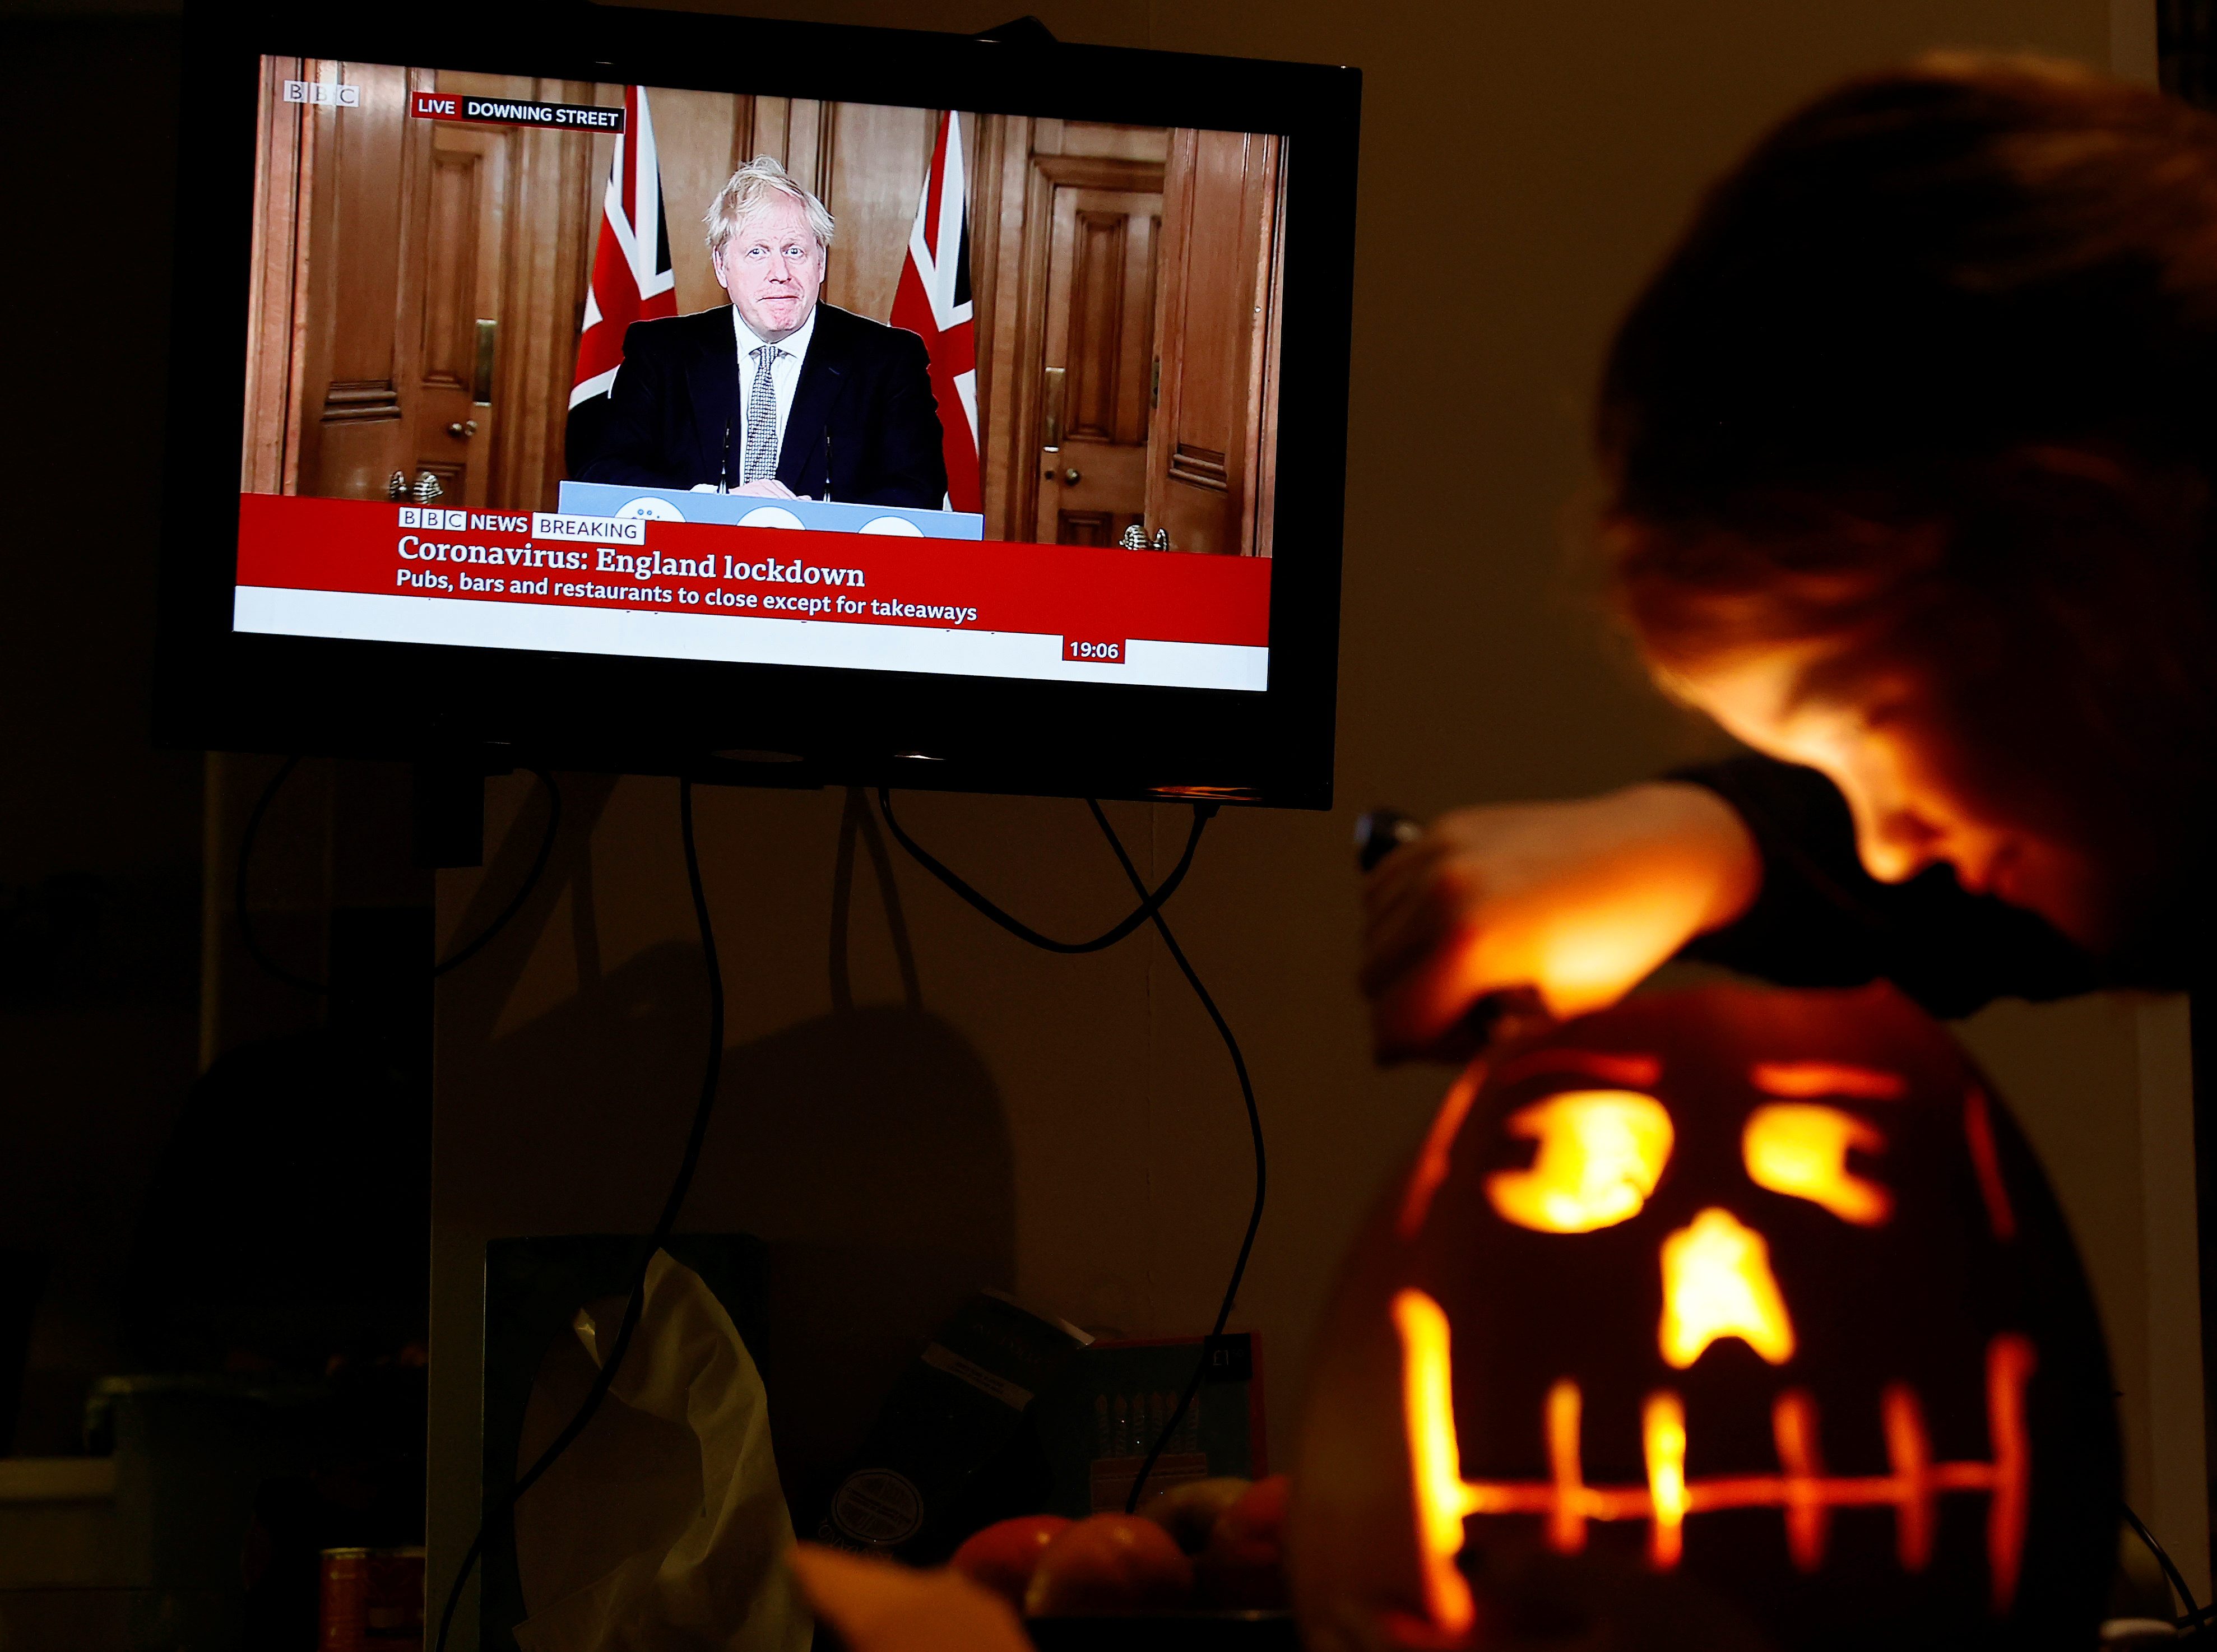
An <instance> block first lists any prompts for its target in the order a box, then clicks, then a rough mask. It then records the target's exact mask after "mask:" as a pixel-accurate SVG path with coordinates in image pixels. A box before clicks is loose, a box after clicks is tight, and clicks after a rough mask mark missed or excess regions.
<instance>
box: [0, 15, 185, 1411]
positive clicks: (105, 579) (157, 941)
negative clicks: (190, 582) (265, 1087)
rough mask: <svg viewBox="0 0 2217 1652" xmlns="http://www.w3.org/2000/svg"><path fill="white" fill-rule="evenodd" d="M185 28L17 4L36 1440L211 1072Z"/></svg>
mask: <svg viewBox="0 0 2217 1652" xmlns="http://www.w3.org/2000/svg"><path fill="white" fill-rule="evenodd" d="M177 53H178V25H177V23H176V22H175V21H174V20H171V19H163V18H144V19H117V18H108V19H100V20H87V21H83V22H77V21H71V20H67V19H54V18H46V19H35V18H30V19H27V18H20V17H18V18H4V19H0V123H4V128H0V129H3V130H4V139H0V145H4V152H5V153H6V154H7V155H8V156H9V157H10V160H9V180H10V188H9V194H10V197H11V210H10V219H11V226H12V227H11V231H10V234H9V237H8V239H9V256H7V257H6V258H4V259H0V317H6V321H5V327H6V335H7V336H6V342H5V347H4V351H0V359H4V360H5V361H6V362H7V364H8V373H7V388H6V391H5V394H4V396H0V422H4V426H3V427H0V428H4V431H5V439H4V442H0V453H4V455H5V459H4V463H5V465H6V467H7V471H8V473H9V490H8V491H9V497H10V502H11V504H12V506H13V507H14V509H11V510H9V512H7V513H5V514H4V515H0V591H4V596H0V1250H11V1251H16V1252H21V1253H28V1254H31V1255H34V1256H37V1257H42V1258H45V1259H47V1261H48V1263H49V1264H50V1266H49V1268H48V1271H47V1272H46V1281H45V1285H44V1290H43V1292H42V1294H41V1297H40V1305H39V1308H38V1313H37V1318H36V1321H35V1325H34V1335H33V1337H32V1347H31V1372H30V1377H29V1380H28V1386H27V1390H26V1396H25V1399H24V1403H23V1408H22V1418H21V1422H20V1426H19V1427H17V1429H16V1431H15V1449H16V1450H18V1451H21V1452H55V1451H65V1450H68V1449H71V1447H72V1445H73V1444H74V1441H75V1439H76V1436H77V1410H78V1409H79V1403H80V1400H81V1395H82V1387H83V1378H84V1376H85V1375H87V1374H89V1373H90V1372H96V1371H105V1370H109V1369H113V1368H114V1365H116V1364H117V1363H119V1356H120V1347H119V1345H118V1324H117V1317H116V1309H115V1290H116V1281H117V1276H118V1273H119V1271H120V1268H121V1267H122V1264H123V1260H124V1255H125V1251H126V1248H127V1243H128V1240H129V1236H130V1230H131V1226H132V1223H133V1217H134V1215H135V1212H136V1210H137V1206H138V1202H139V1196H140V1194H141V1193H142V1191H143V1189H144V1187H145V1181H146V1179H147V1176H148V1174H150V1172H151V1166H152V1162H153V1159H154V1156H155V1154H156V1153H157V1150H158V1149H159V1147H160V1145H161V1143H162V1142H163V1141H164V1138H165V1137H166V1136H167V1133H168V1131H169V1126H170V1120H171V1119H172V1118H173V1116H174V1114H175V1112H176V1107H177V1106H178V1104H179V1102H180V1101H181V1100H182V1095H183V1092H184V1088H185V1086H186V1084H187V1083H188V1082H189V1080H190V1078H191V1076H192V1073H193V1065H194V1057H195V1042H196V1012H197V1007H198V996H197V992H198V989H197V971H198V950H199V919H200V914H199V898H200V897H199V891H200V867H199V855H200V775H201V763H200V759H199V757H198V756H197V755H191V754H182V753H156V752H154V751H152V750H151V749H150V748H149V745H148V742H147V737H146V730H147V726H148V698H147V697H148V669H149V657H150V654H151V640H152V636H153V624H154V600H153V589H154V581H153V573H154V559H155V528H156V516H157V496H158V478H159V475H160V468H161V462H162V434H163V413H162V409H163V407H164V395H165V393H166V392H165V378H164V374H165V367H166V354H167V348H168V333H169V321H170V317H169V302H170V299H169V280H170V260H171V256H172V245H171V241H172V237H171V222H172V210H173V201H174V190H175V184H176V180H175V174H174V170H173V162H174V156H173V153H172V150H173V144H174V135H173V134H174V132H175V126H176V108H177V60H178V59H177ZM228 480H229V478H216V481H217V484H219V485H220V484H223V483H225V482H227V481H228ZM8 1311H9V1309H8V1308H7V1307H6V1306H5V1304H4V1291H0V1316H4V1315H5V1314H6V1313H7V1312H8ZM5 1335H6V1327H5V1325H4V1323H0V1338H4V1336H5ZM0 1347H4V1345H0ZM5 1426H6V1424H5V1420H0V1427H5Z"/></svg>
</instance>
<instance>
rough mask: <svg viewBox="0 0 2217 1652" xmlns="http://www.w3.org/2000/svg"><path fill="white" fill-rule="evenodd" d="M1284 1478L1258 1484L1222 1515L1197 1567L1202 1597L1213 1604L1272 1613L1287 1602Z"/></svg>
mask: <svg viewBox="0 0 2217 1652" xmlns="http://www.w3.org/2000/svg"><path fill="white" fill-rule="evenodd" d="M1291 1490H1292V1485H1291V1482H1289V1481H1288V1479H1287V1478H1286V1476H1284V1475H1282V1474H1274V1475H1272V1476H1270V1477H1269V1479H1267V1480H1257V1482H1255V1483H1254V1484H1253V1485H1251V1486H1250V1487H1248V1488H1247V1489H1246V1491H1245V1492H1244V1494H1242V1495H1241V1496H1240V1497H1239V1499H1238V1501H1236V1502H1234V1503H1233V1504H1232V1506H1231V1507H1229V1508H1227V1509H1226V1510H1225V1511H1224V1513H1222V1514H1220V1515H1219V1516H1218V1517H1217V1520H1216V1525H1215V1528H1214V1529H1213V1531H1211V1532H1210V1533H1209V1537H1208V1547H1207V1548H1206V1549H1204V1550H1201V1557H1200V1559H1199V1560H1198V1561H1196V1562H1195V1571H1196V1572H1197V1573H1198V1574H1199V1576H1200V1581H1201V1596H1202V1598H1203V1599H1204V1600H1207V1602H1208V1604H1209V1605H1211V1606H1226V1607H1238V1608H1240V1609H1242V1610H1257V1609H1267V1608H1270V1607H1275V1606H1284V1605H1286V1603H1287V1596H1286V1572H1285V1548H1286V1505H1287V1503H1288V1501H1289V1498H1290V1494H1291Z"/></svg>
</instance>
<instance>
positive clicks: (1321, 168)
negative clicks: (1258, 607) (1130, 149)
mask: <svg viewBox="0 0 2217 1652" xmlns="http://www.w3.org/2000/svg"><path fill="white" fill-rule="evenodd" d="M504 16H505V18H506V19H510V20H512V19H515V18H516V16H517V14H516V13H514V12H509V13H506V14H504ZM530 19H531V21H530V22H529V23H528V25H527V24H519V23H517V22H512V21H503V14H498V13H492V14H484V15H475V16H472V15H468V14H466V13H465V14H464V15H460V16H457V15H456V13H455V12H454V10H452V9H449V10H447V11H444V12H435V11H434V10H432V9H429V8H428V7H418V6H414V5H406V6H397V7H392V8H389V9H379V10H377V11H376V12H374V14H373V13H354V12H339V11H336V10H335V11H332V12H330V13H324V14H318V13H313V12H312V11H311V10H310V9H307V8H304V7H297V6H285V7H268V8H261V9H257V8H256V7H254V6H251V5H248V6H223V7H219V6H201V5H194V6H188V10H187V14H186V20H185V54H184V63H185V78H184V90H183V96H182V116H181V126H182V129H181V133H180V146H179V170H178V176H179V179H180V186H179V189H178V223H179V235H178V242H177V244H178V248H179V256H178V259H177V262H176V293H175V303H176V324H175V326H174V328H173V330H172V333H171V338H172V341H173V342H172V360H171V370H170V402H169V429H168V447H167V453H166V456H165V465H164V502H163V549H162V589H161V593H160V628H159V633H158V641H157V674H156V687H157V692H156V696H155V707H156V709H155V725H156V726H155V733H156V737H157V741H158V742H159V743H163V744H164V745H169V746H172V747H188V748H202V749H221V750H234V751H272V752H279V751H281V752H287V753H304V754H312V755H330V756H342V757H361V758H375V759H398V760H413V761H427V760H429V761H441V762H448V763H451V762H453V761H457V760H461V761H468V760H470V759H471V758H472V755H474V756H477V757H481V758H482V759H483V761H485V763H486V765H487V766H488V767H508V766H510V765H522V764H526V763H533V764H540V765H546V766H549V767H567V768H579V769H592V770H602V771H607V772H614V773H627V774H695V775H696V776H699V777H701V778H709V779H713V778H718V777H722V778H730V779H745V778H750V777H756V778H765V779H768V778H773V776H774V777H775V778H776V779H778V780H782V781H783V782H784V783H787V784H791V783H801V784H814V783H845V784H860V785H890V786H906V787H926V788H931V789H937V790H954V791H978V792H1013V793H1025V794H1032V795H1046V796H1064V797H1085V796H1093V797H1123V798H1166V797H1188V798H1219V799H1222V800H1225V801H1231V802H1241V803H1255V804H1272V805H1278V806H1288V807H1301V808H1314V809H1321V808H1328V807H1330V805H1331V789H1332V758H1333V738H1334V717H1335V706H1336V699H1337V681H1338V638H1339V601H1340V561H1341V549H1342V531H1343V510H1344V504H1345V492H1346V464H1347V404H1348V367H1349V342H1350V308H1351V305H1350V297H1349V295H1350V293H1351V291H1352V283H1353V276H1354V236H1353V233H1352V215H1351V213H1349V210H1348V207H1349V203H1350V202H1351V201H1352V200H1354V196H1355V186H1356V139H1357V133H1358V127H1359V118H1360V108H1361V75H1360V71H1356V70H1354V69H1349V68H1338V67H1327V66H1322V65H1306V64H1289V63H1274V62H1264V61H1257V60H1251V59H1232V58H1210V57H1201V56H1194V55H1189V54H1183V53H1174V52H1146V51H1137V50H1131V49H1126V48H1121V47H1108V46H1072V45H1060V44H1046V43H1043V42H1042V43H1034V42H1031V41H1028V40H987V39H981V38H973V37H970V36H965V35H949V34H924V33H920V32H913V31H907V30H896V29H875V28H856V27H851V26H846V25H832V24H818V23H796V22H768V21H761V20H756V19H750V18H742V17H734V16H728V15H719V14H712V13H699V12H677V11H650V10H643V9H631V8H619V7H613V6H606V7H604V6H598V5H589V4H576V3H572V4H566V5H559V6H550V7H547V8H546V9H534V10H533V11H532V12H531V14H530ZM417 40H420V41H432V40H436V41H437V42H439V44H438V46H436V48H435V49H429V50H426V49H423V48H422V47H419V46H414V45H411V44H410V42H411V41H417ZM265 54H268V55H275V56H300V57H312V58H322V59H336V60H339V61H349V60H351V61H358V62H370V63H395V64H422V65H426V66H431V67H436V68H444V69H451V70H457V71H483V72H490V73H503V74H529V75H536V76H543V77H553V78H562V79H573V80H586V81H600V82H624V83H637V84H643V85H648V86H667V87H671V88H686V89H701V90H713V91H728V92H750V91H752V92H759V93H763V94H765V95H774V96H794V97H812V98H824V99H827V100H836V101H843V102H868V103H888V104H895V105H901V106H905V107H931V108H960V109H964V110H976V111H979V112H982V113H1000V114H1034V115H1048V116H1061V117H1063V118H1065V119H1073V120H1113V121H1122V122H1131V123H1135V124H1141V125H1148V126H1198V127H1205V128H1217V129H1222V130H1231V131H1248V132H1267V133H1279V134H1281V135H1283V136H1284V137H1285V139H1287V142H1288V166H1287V170H1286V183H1285V198H1284V205H1283V208H1282V211H1283V225H1282V235H1283V244H1284V262H1283V271H1284V277H1283V299H1282V308H1281V330H1280V339H1279V347H1278V348H1279V351H1280V359H1281V361H1288V362H1298V363H1299V364H1300V373H1299V375H1298V378H1295V377H1294V376H1293V375H1290V374H1289V375H1287V377H1286V379H1283V380H1281V384H1282V385H1283V388H1282V389H1281V396H1280V405H1279V411H1278V421H1277V432H1278V449H1277V455H1276V466H1275V474H1276V477H1277V478H1278V481H1277V497H1276V498H1275V500H1274V501H1273V502H1272V509H1273V511H1274V513H1275V518H1274V527H1273V565H1272V572H1271V594H1270V638H1269V648H1270V664H1269V687H1267V688H1266V689H1265V690H1263V691H1262V692H1259V693H1257V692H1254V691H1236V690H1205V689H1174V688H1158V687H1136V686H1133V687H1126V686H1117V685H1113V684H1104V685H1097V686H1096V685H1094V684H1090V683H1065V682H1040V681H1026V680H1020V679H1011V678H995V677H971V676H953V675H928V674H922V673H905V672H892V671H874V670H868V669H843V668H832V667H795V666H773V665H754V664H747V663H705V662H689V661H671V660H650V659H641V658H637V657H627V656H611V655H584V654H566V653H554V652H540V651H536V650H516V649H506V648H472V647H456V646H451V645H433V644H402V643H373V642H360V641H341V640H332V639H325V638H294V637H281V636H272V635H267V634H260V633H245V632H234V631H232V625H231V615H232V591H233V585H234V579H235V574H236V558H237V553H238V509H239V508H238V499H239V495H238V490H237V488H236V486H235V478H237V477H238V465H239V455H240V453H241V452H242V450H243V437H244V421H245V417H246V411H245V396H246V390H245V373H246V361H247V350H246V338H247V330H248V325H249V317H248V298H249V270H250V262H251V258H250V250H251V245H252V236H253V213H254V174H255V144H256V116H257V110H258V104H259V77H260V62H261V59H262V57H263V56H264V55H265ZM754 63H761V64H771V65H776V67H775V70H770V71H758V72H750V71H749V70H748V68H747V67H746V65H749V64H754ZM703 65H719V67H718V68H717V69H716V70H715V71H714V72H708V71H705V70H704V67H703ZM1043 88H1051V91H1050V90H1046V89H1043ZM920 91H928V93H929V96H930V97H931V99H932V102H930V103H929V104H922V103H920V99H919V93H920ZM212 477H214V478H223V481H222V484H221V485H219V486H218V487H215V488H213V489H211V488H210V487H209V485H208V478H212ZM1289 505H1290V506H1291V509H1288V506H1289ZM734 754H757V755H734ZM766 759H769V760H774V761H766Z"/></svg>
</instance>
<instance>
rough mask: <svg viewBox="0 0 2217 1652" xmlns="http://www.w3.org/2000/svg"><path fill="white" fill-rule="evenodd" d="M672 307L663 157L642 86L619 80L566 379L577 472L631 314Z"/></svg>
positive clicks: (637, 317) (602, 410)
mask: <svg viewBox="0 0 2217 1652" xmlns="http://www.w3.org/2000/svg"><path fill="white" fill-rule="evenodd" d="M676 313H677V272H676V269H675V268H672V267H671V265H670V227H669V225H667V224H665V223H664V221H663V217H662V163H661V160H660V157H658V155H657V153H656V151H655V147H654V122H653V120H652V117H650V115H649V114H648V113H647V108H646V88H645V87H644V86H627V87H625V88H624V129H623V130H622V131H621V133H617V134H616V152H615V157H614V160H613V161H612V162H611V163H610V164H609V166H608V188H607V190H606V191H605V192H604V193H603V194H602V202H601V238H600V242H599V243H598V244H597V245H596V247H595V248H594V250H593V276H592V281H591V283H590V285H589V286H588V287H586V289H585V321H584V327H583V328H581V329H580V330H579V331H578V334H577V373H576V375H575V377H574V379H572V381H571V386H570V427H569V433H568V441H567V444H566V445H567V447H568V450H569V452H568V457H569V461H570V472H571V475H575V474H576V473H577V472H579V471H581V470H583V469H584V467H585V465H589V464H590V463H591V462H592V458H593V450H594V448H595V447H597V446H598V445H599V441H600V428H601V422H602V419H603V418H604V417H605V416H606V415H607V412H608V392H609V391H612V390H614V388H615V382H616V369H617V368H618V367H621V366H622V365H623V340H624V330H625V329H627V328H628V327H629V326H630V325H631V324H632V323H633V322H634V321H650V320H652V319H653V318H654V317H658V316H674V315H676Z"/></svg>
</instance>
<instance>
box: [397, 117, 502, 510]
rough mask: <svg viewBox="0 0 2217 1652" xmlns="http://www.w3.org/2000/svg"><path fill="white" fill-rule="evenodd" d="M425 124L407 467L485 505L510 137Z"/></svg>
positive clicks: (485, 129)
mask: <svg viewBox="0 0 2217 1652" xmlns="http://www.w3.org/2000/svg"><path fill="white" fill-rule="evenodd" d="M426 124H429V125H433V126H435V128H436V130H435V132H434V133H433V134H432V138H431V157H430V158H431V170H430V180H429V184H430V187H429V189H428V190H426V192H425V194H426V195H427V197H428V199H427V200H426V201H425V226H424V227H425V233H424V237H423V334H422V342H421V346H420V356H419V360H420V367H419V369H418V376H417V404H416V408H415V427H416V459H415V463H414V465H413V466H412V467H411V470H410V472H409V473H410V474H411V476H413V475H415V474H416V473H417V472H422V471H429V472H431V473H432V474H433V475H435V476H436V477H437V478H439V481H440V484H441V485H442V487H443V488H444V489H445V490H446V502H447V503H448V504H450V505H466V506H468V507H469V508H470V509H472V510H483V509H485V506H486V504H487V503H488V497H487V484H488V483H489V481H490V479H491V471H492V468H493V466H492V463H491V458H492V455H493V453H495V452H496V451H497V448H496V447H495V445H494V427H493V421H494V402H493V356H494V352H495V349H496V348H497V342H498V340H499V334H500V300H501V288H502V275H503V268H502V265H503V257H502V253H503V248H504V246H505V244H506V238H505V235H504V233H503V231H504V230H505V227H506V217H507V205H508V172H509V150H510V147H511V145H512V142H513V139H512V135H511V133H510V132H509V129H508V128H505V127H501V126H457V125H455V124H454V123H453V122H451V121H446V120H441V121H437V122H427V123H426Z"/></svg>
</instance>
